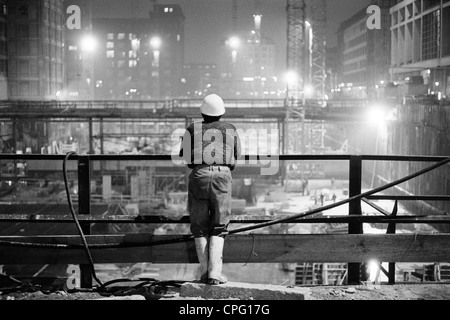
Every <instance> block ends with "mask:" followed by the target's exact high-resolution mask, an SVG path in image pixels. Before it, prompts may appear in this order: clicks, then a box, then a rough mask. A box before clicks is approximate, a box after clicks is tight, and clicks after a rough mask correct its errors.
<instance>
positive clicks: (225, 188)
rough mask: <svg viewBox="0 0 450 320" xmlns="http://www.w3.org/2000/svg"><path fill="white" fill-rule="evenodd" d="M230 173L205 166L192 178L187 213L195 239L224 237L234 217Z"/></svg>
mask: <svg viewBox="0 0 450 320" xmlns="http://www.w3.org/2000/svg"><path fill="white" fill-rule="evenodd" d="M231 183H232V177H231V170H230V168H228V167H224V166H205V167H200V168H199V169H194V170H193V171H192V172H191V174H190V175H189V192H188V212H189V215H190V219H191V232H192V234H193V235H194V237H195V238H200V237H210V236H225V235H226V233H227V228H228V224H229V223H230V215H231Z"/></svg>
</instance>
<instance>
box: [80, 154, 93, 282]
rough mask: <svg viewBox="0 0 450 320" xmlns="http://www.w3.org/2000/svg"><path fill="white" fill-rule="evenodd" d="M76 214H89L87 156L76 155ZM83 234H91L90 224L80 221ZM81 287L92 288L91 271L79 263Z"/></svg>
mask: <svg viewBox="0 0 450 320" xmlns="http://www.w3.org/2000/svg"><path fill="white" fill-rule="evenodd" d="M78 214H82V215H89V214H91V163H90V159H89V156H87V155H80V156H79V157H78ZM80 225H81V229H82V230H83V233H84V234H85V235H89V234H91V224H90V223H89V222H81V223H80ZM80 286H81V288H92V271H91V268H90V266H89V264H80Z"/></svg>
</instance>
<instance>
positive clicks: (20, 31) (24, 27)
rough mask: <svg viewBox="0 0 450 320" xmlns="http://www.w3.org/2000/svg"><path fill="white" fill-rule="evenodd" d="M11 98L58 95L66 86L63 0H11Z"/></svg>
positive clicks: (52, 97) (9, 23)
mask: <svg viewBox="0 0 450 320" xmlns="http://www.w3.org/2000/svg"><path fill="white" fill-rule="evenodd" d="M6 3H7V6H8V7H7V20H8V91H9V98H10V99H30V100H31V99H41V100H42V99H57V98H58V97H59V96H60V95H61V94H62V90H63V84H64V73H63V59H64V55H63V28H64V26H65V23H64V13H63V4H62V1H61V0H45V1H44V0H21V1H17V0H7V2H6Z"/></svg>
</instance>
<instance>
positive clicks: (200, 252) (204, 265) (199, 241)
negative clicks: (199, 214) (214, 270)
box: [194, 237, 209, 283]
mask: <svg viewBox="0 0 450 320" xmlns="http://www.w3.org/2000/svg"><path fill="white" fill-rule="evenodd" d="M194 241H195V251H197V258H198V261H199V262H200V274H201V276H200V282H201V283H208V255H209V246H208V244H209V239H208V238H206V237H201V238H195V239H194Z"/></svg>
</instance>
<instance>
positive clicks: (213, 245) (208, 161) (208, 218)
mask: <svg viewBox="0 0 450 320" xmlns="http://www.w3.org/2000/svg"><path fill="white" fill-rule="evenodd" d="M201 114H202V117H203V122H195V123H193V124H191V125H190V126H189V127H188V128H187V129H186V133H185V134H184V136H183V141H182V146H181V150H180V156H182V157H183V158H184V159H185V160H186V162H187V163H188V167H189V168H190V169H192V172H191V174H190V175H189V188H188V212H189V215H190V219H191V232H192V234H193V235H194V239H195V240H194V241H195V249H196V252H197V257H198V260H199V262H200V271H201V278H200V282H203V283H208V284H212V285H218V284H223V283H226V282H227V278H226V277H225V276H224V275H222V260H223V247H224V242H225V237H226V235H227V234H228V230H227V228H228V225H229V222H230V215H231V193H232V188H231V182H232V176H231V171H233V170H234V169H235V166H236V160H237V159H239V157H240V152H241V151H240V149H241V147H240V141H239V137H238V134H237V131H236V127H235V126H234V125H232V124H230V123H228V122H225V121H220V119H221V118H222V116H223V115H224V114H225V104H224V102H223V100H222V98H220V97H219V96H218V95H215V94H212V95H208V96H207V97H206V98H205V99H204V100H203V103H202V105H201Z"/></svg>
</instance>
